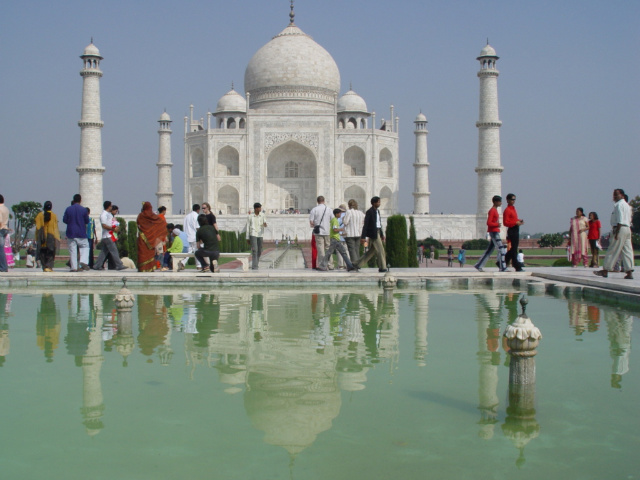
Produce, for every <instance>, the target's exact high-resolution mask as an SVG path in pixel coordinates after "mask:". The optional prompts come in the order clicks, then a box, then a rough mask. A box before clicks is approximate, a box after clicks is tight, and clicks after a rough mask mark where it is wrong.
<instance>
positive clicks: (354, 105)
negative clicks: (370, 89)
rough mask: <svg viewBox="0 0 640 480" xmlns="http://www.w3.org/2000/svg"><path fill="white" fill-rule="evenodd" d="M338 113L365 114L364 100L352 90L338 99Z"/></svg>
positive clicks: (365, 105)
mask: <svg viewBox="0 0 640 480" xmlns="http://www.w3.org/2000/svg"><path fill="white" fill-rule="evenodd" d="M338 112H364V113H366V112H367V104H366V103H365V101H364V99H363V98H362V97H361V96H360V95H358V94H357V93H356V92H354V91H353V90H349V91H348V92H347V93H345V94H344V95H342V96H341V97H340V98H339V99H338Z"/></svg>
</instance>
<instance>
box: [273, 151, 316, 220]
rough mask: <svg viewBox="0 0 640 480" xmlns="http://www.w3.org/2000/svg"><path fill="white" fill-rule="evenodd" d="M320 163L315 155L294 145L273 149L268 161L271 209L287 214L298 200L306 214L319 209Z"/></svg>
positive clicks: (299, 206)
mask: <svg viewBox="0 0 640 480" xmlns="http://www.w3.org/2000/svg"><path fill="white" fill-rule="evenodd" d="M316 172H317V161H316V157H315V155H314V153H313V152H312V151H311V150H310V149H309V148H307V147H305V146H304V145H301V144H299V143H297V142H294V141H288V142H286V143H283V144H282V145H280V146H279V147H277V148H275V149H273V151H272V152H271V153H270V154H269V158H268V159H267V198H266V205H267V208H269V209H272V208H275V209H276V210H284V209H286V208H288V207H289V206H291V201H292V199H293V198H296V199H297V204H298V208H300V209H301V210H303V211H307V210H308V209H311V208H313V207H314V206H315V205H316V197H317V193H316V192H317V191H318V189H317V178H316V177H317V173H316Z"/></svg>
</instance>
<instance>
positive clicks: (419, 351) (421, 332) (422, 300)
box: [413, 290, 429, 367]
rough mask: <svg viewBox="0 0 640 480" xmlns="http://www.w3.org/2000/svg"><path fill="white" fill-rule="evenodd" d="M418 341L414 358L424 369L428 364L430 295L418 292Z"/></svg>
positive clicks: (416, 297)
mask: <svg viewBox="0 0 640 480" xmlns="http://www.w3.org/2000/svg"><path fill="white" fill-rule="evenodd" d="M414 299H415V317H416V339H415V347H414V351H413V352H414V353H413V358H414V359H415V360H416V362H417V364H418V366H419V367H424V366H425V365H426V364H427V362H426V360H425V358H426V356H427V324H428V323H429V293H428V292H427V291H426V290H425V291H420V292H418V293H417V294H416V295H415V296H414Z"/></svg>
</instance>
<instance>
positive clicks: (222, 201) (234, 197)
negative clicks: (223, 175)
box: [218, 185, 240, 215]
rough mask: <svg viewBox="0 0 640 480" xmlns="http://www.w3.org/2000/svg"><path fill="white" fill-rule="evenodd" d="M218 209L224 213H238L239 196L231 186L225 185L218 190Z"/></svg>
mask: <svg viewBox="0 0 640 480" xmlns="http://www.w3.org/2000/svg"><path fill="white" fill-rule="evenodd" d="M218 209H219V210H222V211H223V212H224V213H228V214H231V215H237V214H239V213H240V195H239V194H238V190H236V189H235V188H234V187H232V186H231V185H225V186H224V187H222V188H221V189H220V190H218Z"/></svg>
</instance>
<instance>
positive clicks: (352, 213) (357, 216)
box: [342, 198, 364, 264]
mask: <svg viewBox="0 0 640 480" xmlns="http://www.w3.org/2000/svg"><path fill="white" fill-rule="evenodd" d="M348 205H349V210H347V212H346V213H345V214H344V216H343V218H342V224H343V225H344V239H345V241H346V242H347V249H348V250H349V258H350V259H351V263H353V264H356V263H358V260H359V259H360V235H361V234H362V226H363V225H364V213H363V212H361V211H360V210H358V202H356V201H355V200H354V199H353V198H352V199H351V200H349V202H348Z"/></svg>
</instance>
